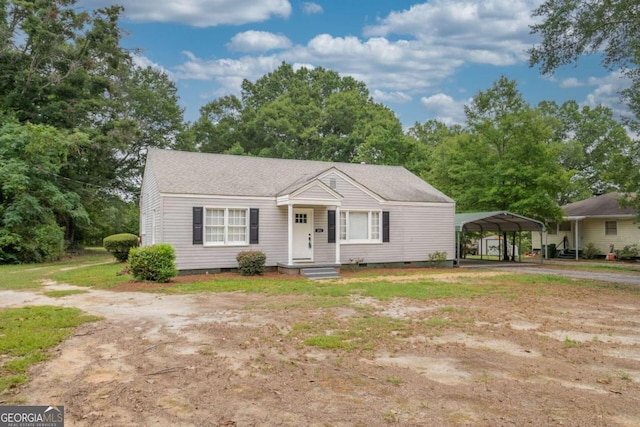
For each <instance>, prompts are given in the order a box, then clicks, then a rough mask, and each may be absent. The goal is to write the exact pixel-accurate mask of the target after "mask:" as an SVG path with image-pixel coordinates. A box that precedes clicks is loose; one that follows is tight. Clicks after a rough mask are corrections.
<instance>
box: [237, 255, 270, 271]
mask: <svg viewBox="0 0 640 427" xmlns="http://www.w3.org/2000/svg"><path fill="white" fill-rule="evenodd" d="M236 260H238V270H240V274H242V275H243V276H255V275H258V274H262V272H263V271H264V264H265V262H266V261H267V256H266V255H265V253H264V252H262V251H242V252H239V253H238V255H237V256H236Z"/></svg>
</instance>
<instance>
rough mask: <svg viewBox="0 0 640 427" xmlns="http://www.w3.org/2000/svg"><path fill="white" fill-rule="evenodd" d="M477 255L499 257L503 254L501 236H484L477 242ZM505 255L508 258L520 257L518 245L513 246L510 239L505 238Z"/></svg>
mask: <svg viewBox="0 0 640 427" xmlns="http://www.w3.org/2000/svg"><path fill="white" fill-rule="evenodd" d="M477 244H478V249H477V254H478V255H489V256H498V257H501V256H502V255H503V254H504V242H503V238H502V236H497V235H491V236H485V237H483V238H482V239H480V240H479V241H478V242H477ZM507 254H508V256H510V257H513V256H516V257H517V256H518V255H520V252H519V249H518V245H514V244H513V243H512V242H511V239H510V238H507Z"/></svg>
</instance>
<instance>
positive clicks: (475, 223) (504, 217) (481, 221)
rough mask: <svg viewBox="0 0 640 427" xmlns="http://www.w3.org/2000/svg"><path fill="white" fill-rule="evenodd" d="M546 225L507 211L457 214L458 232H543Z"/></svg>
mask: <svg viewBox="0 0 640 427" xmlns="http://www.w3.org/2000/svg"><path fill="white" fill-rule="evenodd" d="M543 230H544V224H543V223H542V222H540V221H538V220H535V219H533V218H527V217H526V216H522V215H518V214H514V213H511V212H507V211H494V212H471V213H461V214H456V231H464V232H474V231H499V232H502V231H543Z"/></svg>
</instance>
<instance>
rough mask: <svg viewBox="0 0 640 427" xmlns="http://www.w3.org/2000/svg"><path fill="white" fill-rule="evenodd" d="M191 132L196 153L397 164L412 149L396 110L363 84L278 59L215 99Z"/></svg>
mask: <svg viewBox="0 0 640 427" xmlns="http://www.w3.org/2000/svg"><path fill="white" fill-rule="evenodd" d="M200 113H201V116H200V118H199V119H198V121H196V123H194V125H193V126H192V127H191V129H190V130H189V132H190V134H191V136H192V137H193V138H194V140H195V146H196V147H197V149H199V150H201V151H209V152H227V153H229V152H232V153H240V154H249V155H255V156H265V157H280V158H292V159H315V160H327V161H340V162H356V161H358V162H360V161H364V162H370V163H386V164H401V163H402V162H403V161H404V159H405V158H406V156H407V155H408V151H409V150H410V148H409V147H410V144H409V141H408V139H407V138H406V137H405V135H404V133H403V130H402V126H401V124H400V121H399V120H398V119H397V117H396V116H395V114H394V113H393V112H392V111H391V110H390V109H388V108H386V107H384V106H383V105H381V104H378V103H376V102H374V101H373V100H372V99H371V97H370V96H369V91H368V90H367V88H366V86H365V85H364V83H362V82H358V81H356V80H355V79H353V78H351V77H341V76H340V75H339V74H338V73H336V72H334V71H330V70H326V69H324V68H321V67H318V68H314V69H307V68H300V69H298V70H294V69H293V67H292V66H291V65H290V64H286V63H283V64H282V65H281V66H280V67H278V68H277V69H276V70H274V71H273V72H271V73H268V74H267V75H265V76H263V77H261V78H260V79H258V80H257V81H256V82H250V81H248V80H245V81H244V82H243V83H242V93H241V97H240V98H237V97H235V96H228V97H224V98H221V99H218V100H215V101H213V102H211V103H209V104H207V105H206V106H204V107H203V108H202V109H201V110H200Z"/></svg>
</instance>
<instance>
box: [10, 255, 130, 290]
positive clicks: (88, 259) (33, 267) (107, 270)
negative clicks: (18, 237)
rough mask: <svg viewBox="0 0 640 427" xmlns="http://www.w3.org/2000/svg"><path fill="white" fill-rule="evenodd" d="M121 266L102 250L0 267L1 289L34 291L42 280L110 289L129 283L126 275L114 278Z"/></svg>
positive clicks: (122, 265) (40, 285)
mask: <svg viewBox="0 0 640 427" xmlns="http://www.w3.org/2000/svg"><path fill="white" fill-rule="evenodd" d="M124 266H125V265H124V264H121V263H118V262H116V261H115V260H114V258H113V256H112V255H111V254H109V253H108V252H106V251H105V250H104V249H102V248H99V249H98V248H96V249H88V250H85V251H83V253H82V254H81V255H75V256H73V257H70V258H67V259H64V260H61V261H57V262H50V263H43V264H20V265H0V290H3V289H4V290H21V289H37V288H40V287H42V281H43V280H55V281H57V282H64V283H68V284H71V285H77V286H97V287H100V288H109V287H112V286H114V285H116V284H118V283H122V282H125V281H127V280H131V278H130V277H129V276H127V275H122V276H118V275H117V273H118V272H119V271H121V270H122V269H123V268H124Z"/></svg>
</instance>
